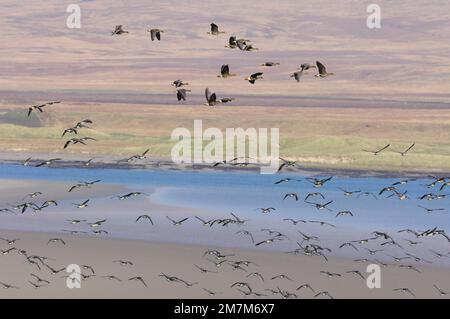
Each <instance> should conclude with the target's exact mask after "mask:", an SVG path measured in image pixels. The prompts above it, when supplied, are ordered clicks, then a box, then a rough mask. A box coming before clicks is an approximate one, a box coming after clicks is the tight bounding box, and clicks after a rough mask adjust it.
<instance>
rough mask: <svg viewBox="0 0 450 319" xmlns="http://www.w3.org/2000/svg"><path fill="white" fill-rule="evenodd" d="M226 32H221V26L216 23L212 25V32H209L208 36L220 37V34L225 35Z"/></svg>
mask: <svg viewBox="0 0 450 319" xmlns="http://www.w3.org/2000/svg"><path fill="white" fill-rule="evenodd" d="M224 33H225V32H223V31H219V26H218V25H217V24H215V23H211V31H210V32H207V34H211V35H219V34H224Z"/></svg>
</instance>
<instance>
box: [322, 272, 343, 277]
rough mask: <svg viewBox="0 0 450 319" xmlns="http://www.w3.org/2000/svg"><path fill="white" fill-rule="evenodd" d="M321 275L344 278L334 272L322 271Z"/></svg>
mask: <svg viewBox="0 0 450 319" xmlns="http://www.w3.org/2000/svg"><path fill="white" fill-rule="evenodd" d="M320 273H321V274H324V275H326V276H327V277H328V278H334V277H342V275H341V274H338V273H332V272H329V271H324V270H321V271H320Z"/></svg>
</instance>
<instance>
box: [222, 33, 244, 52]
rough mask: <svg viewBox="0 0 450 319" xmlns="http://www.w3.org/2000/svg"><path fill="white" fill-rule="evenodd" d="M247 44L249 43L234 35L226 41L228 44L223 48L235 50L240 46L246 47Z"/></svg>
mask: <svg viewBox="0 0 450 319" xmlns="http://www.w3.org/2000/svg"><path fill="white" fill-rule="evenodd" d="M247 42H250V40H245V39H238V38H237V37H236V36H235V35H232V36H231V37H230V38H229V39H228V44H227V45H226V46H225V48H230V49H235V48H236V47H239V48H241V46H246V45H247Z"/></svg>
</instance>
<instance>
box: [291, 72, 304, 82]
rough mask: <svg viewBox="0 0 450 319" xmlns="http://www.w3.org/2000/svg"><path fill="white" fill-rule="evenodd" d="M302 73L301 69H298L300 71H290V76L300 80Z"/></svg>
mask: <svg viewBox="0 0 450 319" xmlns="http://www.w3.org/2000/svg"><path fill="white" fill-rule="evenodd" d="M302 75H303V70H300V71H296V72H294V73H292V74H291V75H290V76H291V78H294V79H295V81H297V82H300V78H301V77H302Z"/></svg>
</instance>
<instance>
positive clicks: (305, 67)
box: [300, 63, 317, 71]
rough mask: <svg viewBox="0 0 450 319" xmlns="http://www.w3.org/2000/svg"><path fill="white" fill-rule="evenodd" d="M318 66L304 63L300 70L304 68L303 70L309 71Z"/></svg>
mask: <svg viewBox="0 0 450 319" xmlns="http://www.w3.org/2000/svg"><path fill="white" fill-rule="evenodd" d="M316 68H317V67H316V66H315V65H313V64H310V63H302V64H301V65H300V70H302V71H308V70H310V69H316Z"/></svg>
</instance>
